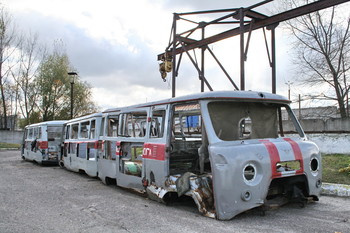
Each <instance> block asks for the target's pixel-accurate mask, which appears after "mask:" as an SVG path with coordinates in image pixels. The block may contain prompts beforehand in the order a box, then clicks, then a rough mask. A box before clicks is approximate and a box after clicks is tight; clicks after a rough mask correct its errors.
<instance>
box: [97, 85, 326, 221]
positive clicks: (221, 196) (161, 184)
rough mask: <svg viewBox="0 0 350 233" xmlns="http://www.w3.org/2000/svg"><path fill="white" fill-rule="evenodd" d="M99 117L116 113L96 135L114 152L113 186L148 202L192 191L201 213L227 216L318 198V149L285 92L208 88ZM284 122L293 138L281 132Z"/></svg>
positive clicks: (105, 152)
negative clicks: (276, 203) (272, 203)
mask: <svg viewBox="0 0 350 233" xmlns="http://www.w3.org/2000/svg"><path fill="white" fill-rule="evenodd" d="M282 109H283V111H282ZM282 112H284V113H288V115H289V116H288V117H284V118H285V119H284V120H287V119H289V120H290V122H289V123H284V122H283V120H282V119H283V116H282ZM103 114H104V116H106V117H107V118H108V116H114V118H113V119H114V120H115V122H114V124H115V125H114V126H113V127H114V130H116V129H117V131H115V134H114V135H110V136H107V135H106V133H107V132H108V130H104V131H103V132H104V134H103V135H104V136H102V137H101V138H100V139H102V143H103V145H104V146H103V147H102V149H103V150H102V151H101V155H103V156H104V158H107V157H108V156H109V157H111V156H113V157H114V158H113V159H112V160H110V161H111V162H110V163H112V164H115V165H113V166H111V167H110V168H109V171H110V172H112V173H113V168H114V167H115V168H116V172H115V173H114V174H115V180H116V184H117V185H118V186H121V187H126V188H131V189H135V190H138V191H140V192H146V193H147V194H148V196H149V197H150V198H151V199H155V200H158V201H161V202H167V201H169V200H171V199H172V198H177V197H180V196H182V195H186V196H190V197H192V198H193V200H194V201H195V203H196V204H197V206H198V210H199V211H200V212H201V213H202V214H204V215H206V216H209V217H213V218H217V219H220V220H227V219H231V218H233V217H234V216H236V215H237V214H239V213H241V212H244V211H246V210H249V209H252V208H255V207H259V206H263V205H264V204H266V203H268V202H269V201H270V200H273V199H276V198H277V197H281V198H284V199H286V200H291V201H298V202H300V203H304V202H305V201H306V199H307V197H311V198H312V199H314V200H318V198H319V195H320V191H321V173H322V171H321V158H320V153H319V150H318V148H317V146H316V145H315V144H314V143H312V142H310V141H308V140H307V138H306V136H305V134H304V132H303V130H302V128H301V126H300V124H299V123H298V121H297V119H296V118H295V116H294V114H293V113H292V111H291V109H290V107H289V100H288V99H286V98H284V97H282V96H279V95H275V94H270V93H262V92H252V91H222V92H207V93H201V94H195V95H190V96H185V97H177V98H173V99H168V100H164V101H158V102H152V103H146V104H140V105H135V106H130V107H125V108H115V109H109V110H106V111H104V113H103ZM104 122H105V129H107V128H108V127H107V125H108V124H107V120H105V121H104ZM291 125H292V126H294V127H290V126H291ZM283 127H286V128H288V130H287V131H288V133H295V134H296V135H298V136H297V137H293V138H292V137H285V135H284V133H286V132H284V130H283ZM291 129H292V130H291ZM106 148H107V149H106ZM114 153H115V154H114ZM106 163H108V162H106ZM99 169H101V173H104V174H106V173H107V172H106V171H105V170H104V168H103V166H99ZM106 170H107V169H106ZM114 174H113V175H114ZM106 177H107V176H106V175H104V176H103V177H102V180H103V178H106ZM110 178H113V179H114V176H113V177H110ZM103 181H104V182H105V183H107V182H106V180H103Z"/></svg>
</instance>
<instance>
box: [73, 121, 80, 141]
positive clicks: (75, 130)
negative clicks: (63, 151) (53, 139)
mask: <svg viewBox="0 0 350 233" xmlns="http://www.w3.org/2000/svg"><path fill="white" fill-rule="evenodd" d="M78 130H79V124H78V123H77V124H73V125H72V134H71V139H77V138H78Z"/></svg>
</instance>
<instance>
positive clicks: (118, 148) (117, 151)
mask: <svg viewBox="0 0 350 233" xmlns="http://www.w3.org/2000/svg"><path fill="white" fill-rule="evenodd" d="M120 144H121V142H116V143H115V155H116V156H121V148H120Z"/></svg>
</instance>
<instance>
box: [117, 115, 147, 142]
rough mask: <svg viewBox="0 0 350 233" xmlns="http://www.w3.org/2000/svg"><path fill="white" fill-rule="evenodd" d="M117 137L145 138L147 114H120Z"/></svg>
mask: <svg viewBox="0 0 350 233" xmlns="http://www.w3.org/2000/svg"><path fill="white" fill-rule="evenodd" d="M121 124H122V125H121V127H120V130H119V136H122V137H145V135H146V126H147V112H132V113H124V114H121Z"/></svg>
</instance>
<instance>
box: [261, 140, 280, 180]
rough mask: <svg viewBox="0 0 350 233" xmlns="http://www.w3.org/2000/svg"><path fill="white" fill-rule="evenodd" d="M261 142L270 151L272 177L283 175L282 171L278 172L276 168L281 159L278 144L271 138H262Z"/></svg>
mask: <svg viewBox="0 0 350 233" xmlns="http://www.w3.org/2000/svg"><path fill="white" fill-rule="evenodd" d="M260 142H262V143H263V144H264V145H265V147H266V149H267V151H268V152H269V156H270V163H271V176H272V178H278V177H281V176H282V173H281V172H277V169H276V164H277V163H278V162H279V161H281V159H280V155H279V153H278V149H277V147H276V145H275V144H273V143H272V142H270V141H269V140H260Z"/></svg>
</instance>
